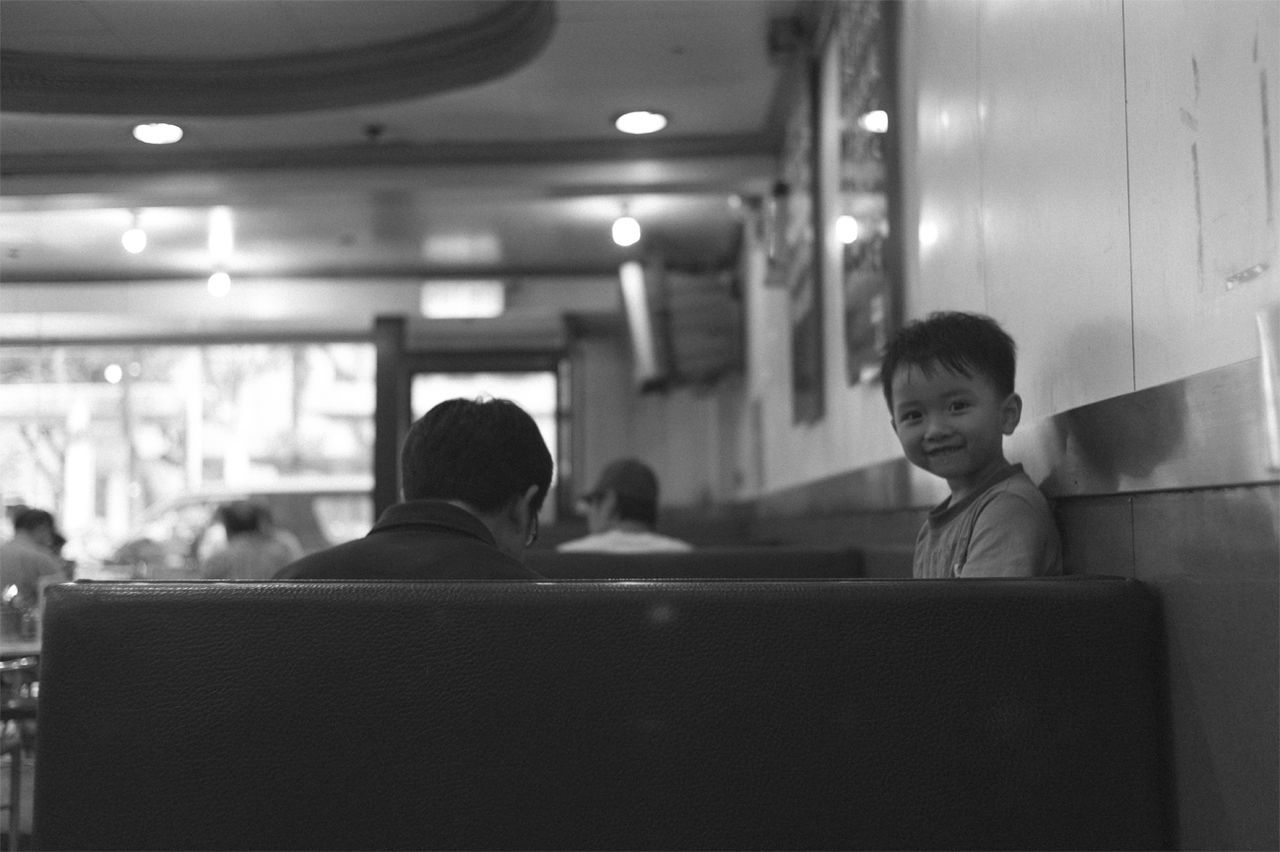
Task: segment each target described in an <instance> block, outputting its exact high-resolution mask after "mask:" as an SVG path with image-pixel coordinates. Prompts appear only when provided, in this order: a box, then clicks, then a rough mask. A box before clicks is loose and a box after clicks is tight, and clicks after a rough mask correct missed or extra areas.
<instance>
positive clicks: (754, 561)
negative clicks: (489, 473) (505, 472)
mask: <svg viewBox="0 0 1280 852" xmlns="http://www.w3.org/2000/svg"><path fill="white" fill-rule="evenodd" d="M525 565H527V566H528V567H530V568H532V569H533V570H534V571H537V572H538V573H539V574H541V575H542V576H544V577H546V578H547V579H549V580H605V579H608V580H651V579H663V580H683V579H717V578H719V579H740V580H741V579H751V580H848V579H853V578H856V577H861V576H862V554H861V552H859V551H857V550H853V549H845V550H836V549H832V550H821V549H818V548H802V547H706V548H699V549H697V550H693V551H689V552H687V553H579V552H572V551H570V552H565V553H562V552H559V551H555V550H530V551H528V552H527V553H526V554H525Z"/></svg>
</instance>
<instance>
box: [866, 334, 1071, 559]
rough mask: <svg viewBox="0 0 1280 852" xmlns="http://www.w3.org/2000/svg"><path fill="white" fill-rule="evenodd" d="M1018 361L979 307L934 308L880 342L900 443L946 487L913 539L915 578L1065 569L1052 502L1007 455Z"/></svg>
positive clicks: (1016, 414) (1017, 408)
mask: <svg viewBox="0 0 1280 852" xmlns="http://www.w3.org/2000/svg"><path fill="white" fill-rule="evenodd" d="M1015 366H1016V358H1015V346H1014V342H1013V338H1011V337H1010V336H1009V335H1008V334H1007V333H1005V331H1004V330H1003V329H1002V328H1000V326H999V325H998V324H997V323H996V322H995V321H994V320H992V319H991V318H990V317H986V316H982V315H980V314H966V313H955V312H945V313H935V314H931V315H930V316H929V317H928V318H927V319H924V320H918V321H915V322H912V323H909V324H907V325H906V326H905V327H904V328H903V329H902V330H901V331H900V332H898V334H897V335H896V336H895V338H894V339H893V341H892V342H891V343H890V344H889V346H888V347H887V348H886V349H885V352H884V357H883V359H882V361H881V365H880V377H881V380H882V381H883V383H884V396H885V401H886V402H887V403H888V404H889V414H890V418H891V422H892V424H893V429H894V432H896V433H897V435H898V441H899V442H900V443H901V444H902V450H903V452H904V453H905V454H906V457H907V460H908V461H910V462H911V463H912V464H914V465H915V466H917V467H919V468H921V469H922V470H927V471H928V472H929V473H932V474H934V475H935V476H940V477H942V478H943V479H945V480H946V481H947V485H948V486H949V487H950V488H951V496H950V497H948V498H947V499H946V500H944V501H943V502H942V503H941V504H939V505H938V506H936V507H934V508H933V509H932V510H930V512H929V516H928V518H927V519H926V520H925V523H924V525H923V526H922V527H921V529H920V533H919V535H918V536H917V537H916V547H915V557H914V560H913V566H912V574H913V575H914V576H916V577H1031V576H1048V575H1055V574H1061V573H1062V555H1061V545H1060V542H1059V537H1058V530H1057V526H1056V525H1055V523H1054V520H1053V513H1052V512H1051V511H1050V509H1049V503H1048V501H1047V500H1046V499H1045V497H1044V495H1043V494H1042V493H1041V492H1040V489H1038V488H1037V487H1036V486H1035V483H1033V482H1032V481H1031V479H1030V477H1028V476H1027V474H1026V473H1025V472H1024V471H1023V469H1022V465H1019V464H1010V463H1009V462H1008V461H1007V460H1006V459H1005V456H1004V436H1005V435H1011V434H1013V430H1014V429H1015V428H1017V425H1018V421H1019V419H1020V418H1021V416H1022V399H1021V398H1020V397H1019V396H1018V395H1017V394H1016V393H1014V390H1013V386H1014V385H1013V379H1014V371H1015Z"/></svg>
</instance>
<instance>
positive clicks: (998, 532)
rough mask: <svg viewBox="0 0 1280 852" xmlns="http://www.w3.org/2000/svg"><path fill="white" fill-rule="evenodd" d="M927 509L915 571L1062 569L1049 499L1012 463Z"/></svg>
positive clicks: (998, 573) (991, 573)
mask: <svg viewBox="0 0 1280 852" xmlns="http://www.w3.org/2000/svg"><path fill="white" fill-rule="evenodd" d="M950 504H951V500H950V498H948V499H946V500H944V501H943V502H942V503H941V504H939V505H938V506H936V507H935V508H934V509H932V510H931V511H930V512H929V517H928V518H927V519H926V520H925V522H924V526H922V527H921V528H920V534H919V535H918V536H916V550H915V559H914V561H913V564H912V570H911V573H912V576H915V577H1048V576H1056V575H1058V574H1061V573H1062V545H1061V541H1060V540H1059V537H1058V527H1057V524H1056V523H1055V522H1054V520H1053V512H1052V511H1051V510H1050V508H1049V501H1048V500H1046V499H1045V496H1044V494H1042V493H1041V492H1040V489H1039V488H1037V487H1036V485H1035V483H1034V482H1032V481H1031V478H1030V477H1029V476H1027V475H1026V473H1024V472H1023V470H1022V465H1020V464H1011V465H1009V466H1008V467H1006V468H1004V469H1002V470H1001V471H999V472H998V473H996V474H994V475H993V476H992V477H991V479H990V480H988V482H987V483H985V485H984V487H982V488H978V489H976V490H975V491H974V492H973V493H972V494H970V495H969V496H968V497H966V498H965V499H964V500H961V501H960V502H959V503H957V504H956V505H954V506H952V505H950Z"/></svg>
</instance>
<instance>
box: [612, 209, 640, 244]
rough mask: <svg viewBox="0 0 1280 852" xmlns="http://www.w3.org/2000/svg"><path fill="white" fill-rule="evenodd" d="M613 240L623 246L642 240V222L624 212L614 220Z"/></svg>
mask: <svg viewBox="0 0 1280 852" xmlns="http://www.w3.org/2000/svg"><path fill="white" fill-rule="evenodd" d="M613 241H614V242H615V243H617V244H618V245H620V246H622V247H623V248H626V247H627V246H633V245H635V244H636V243H638V242H640V223H639V222H637V221H636V220H635V219H632V218H631V217H630V216H628V215H626V213H623V215H621V216H619V217H618V218H617V219H615V220H614V222H613Z"/></svg>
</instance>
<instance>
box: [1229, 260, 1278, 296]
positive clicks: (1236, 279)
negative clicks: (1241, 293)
mask: <svg viewBox="0 0 1280 852" xmlns="http://www.w3.org/2000/svg"><path fill="white" fill-rule="evenodd" d="M1270 268H1271V264H1269V263H1267V262H1266V261H1265V260H1264V261H1262V262H1261V263H1255V264H1254V265H1253V266H1250V267H1249V268H1248V269H1242V270H1240V271H1239V272H1237V273H1236V274H1235V275H1231V276H1228V277H1227V289H1228V290H1234V289H1235V288H1236V287H1239V286H1240V285H1241V284H1244V283H1246V282H1248V281H1252V280H1253V279H1255V278H1257V277H1258V276H1259V275H1261V274H1262V273H1264V272H1266V271H1267V270H1268V269H1270Z"/></svg>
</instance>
